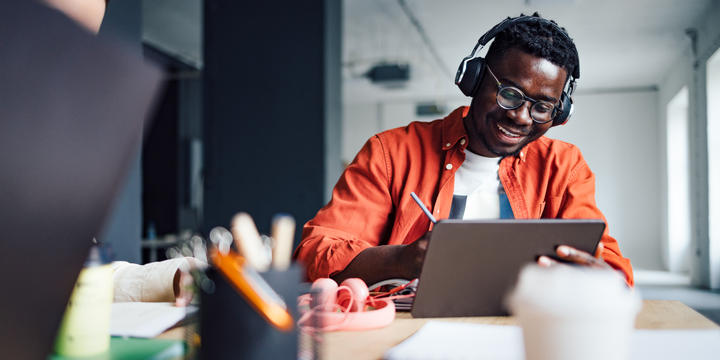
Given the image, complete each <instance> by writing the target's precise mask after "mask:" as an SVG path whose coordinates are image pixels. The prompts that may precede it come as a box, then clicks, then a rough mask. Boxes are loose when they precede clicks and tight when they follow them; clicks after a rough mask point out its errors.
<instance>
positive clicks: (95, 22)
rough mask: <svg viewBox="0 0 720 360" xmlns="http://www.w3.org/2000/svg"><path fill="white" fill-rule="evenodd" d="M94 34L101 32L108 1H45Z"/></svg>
mask: <svg viewBox="0 0 720 360" xmlns="http://www.w3.org/2000/svg"><path fill="white" fill-rule="evenodd" d="M43 1H44V2H45V3H46V4H48V5H49V6H51V7H54V8H56V9H58V10H60V11H62V12H63V13H65V15H67V16H69V17H70V18H72V19H73V20H75V21H77V22H78V23H79V24H80V25H82V26H84V27H85V28H87V29H88V30H90V31H92V32H93V33H97V32H98V30H100V24H102V20H103V16H104V15H105V5H106V0H43Z"/></svg>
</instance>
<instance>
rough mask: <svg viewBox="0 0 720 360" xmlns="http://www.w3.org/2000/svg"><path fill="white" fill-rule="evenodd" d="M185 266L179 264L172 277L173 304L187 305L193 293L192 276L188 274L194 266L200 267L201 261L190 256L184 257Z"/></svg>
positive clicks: (201, 265)
mask: <svg viewBox="0 0 720 360" xmlns="http://www.w3.org/2000/svg"><path fill="white" fill-rule="evenodd" d="M185 260H186V261H187V265H188V266H187V267H185V266H180V267H179V268H178V269H177V270H176V271H175V276H174V277H173V291H174V292H175V306H180V307H182V306H187V305H189V304H190V302H191V301H192V299H193V296H194V295H195V294H194V293H193V278H192V275H191V274H190V271H192V270H193V269H195V268H202V267H203V264H202V261H198V260H197V259H195V258H192V257H186V258H185Z"/></svg>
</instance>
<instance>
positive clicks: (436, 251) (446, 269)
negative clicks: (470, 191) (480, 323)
mask: <svg viewBox="0 0 720 360" xmlns="http://www.w3.org/2000/svg"><path fill="white" fill-rule="evenodd" d="M604 229H605V223H604V222H603V221H601V220H554V219H553V220H550V219H542V220H477V221H467V220H445V221H441V222H438V223H437V224H436V225H435V227H434V229H433V232H432V234H431V236H430V244H429V246H428V249H427V253H426V254H425V261H424V263H423V267H422V271H421V273H420V281H419V283H418V290H417V294H416V296H415V301H414V303H413V307H412V315H413V316H414V317H454V316H502V315H507V310H506V309H505V306H504V303H503V302H504V298H505V296H506V293H507V292H508V291H509V290H510V289H511V288H512V286H513V285H514V284H515V281H516V280H517V276H518V273H519V272H520V269H521V268H522V266H523V265H525V264H527V263H532V262H535V261H536V259H537V257H538V256H540V255H549V256H552V257H554V254H555V247H556V246H558V245H570V246H573V247H575V248H577V249H580V250H583V251H587V252H589V253H594V251H595V247H596V246H597V244H598V242H599V241H600V237H601V236H602V233H603V230H604Z"/></svg>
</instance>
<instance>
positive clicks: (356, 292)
mask: <svg viewBox="0 0 720 360" xmlns="http://www.w3.org/2000/svg"><path fill="white" fill-rule="evenodd" d="M368 296H370V291H368V287H367V285H366V284H365V282H364V281H362V280H360V279H358V278H351V279H346V280H345V281H343V282H342V283H341V284H340V287H339V288H338V291H337V304H338V305H340V307H341V308H343V309H345V308H348V307H349V308H350V311H351V312H358V311H363V310H364V309H365V301H366V300H367V298H368Z"/></svg>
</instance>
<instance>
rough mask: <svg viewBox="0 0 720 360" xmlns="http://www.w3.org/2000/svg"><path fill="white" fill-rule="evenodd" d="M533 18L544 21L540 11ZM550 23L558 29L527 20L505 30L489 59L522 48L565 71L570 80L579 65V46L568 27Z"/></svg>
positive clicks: (490, 52)
mask: <svg viewBox="0 0 720 360" xmlns="http://www.w3.org/2000/svg"><path fill="white" fill-rule="evenodd" d="M520 16H524V15H523V14H520ZM532 16H533V17H537V18H541V19H543V17H542V16H540V14H538V13H537V12H535V13H534V14H532ZM547 21H548V22H551V23H553V24H555V25H556V26H553V25H551V24H549V23H547V22H546V21H524V22H520V23H517V24H515V25H513V26H510V27H508V28H507V29H505V30H503V31H501V32H500V33H499V34H497V35H496V36H495V40H493V42H492V44H491V45H490V49H489V50H488V53H487V56H486V58H494V57H496V56H501V55H502V54H504V53H505V51H507V50H508V49H511V48H518V49H520V50H522V51H524V52H526V53H528V54H532V55H535V56H538V57H541V58H543V59H546V60H548V61H550V62H551V63H553V64H555V65H558V66H560V67H562V68H564V69H565V71H566V72H567V74H568V77H569V76H570V75H572V74H573V72H574V71H575V69H576V68H577V67H578V66H579V59H578V55H577V50H576V49H575V44H574V43H573V41H572V38H570V36H569V35H568V34H567V32H566V31H565V28H563V27H560V26H559V25H557V23H556V22H555V21H552V20H547ZM561 31H562V32H561Z"/></svg>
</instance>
